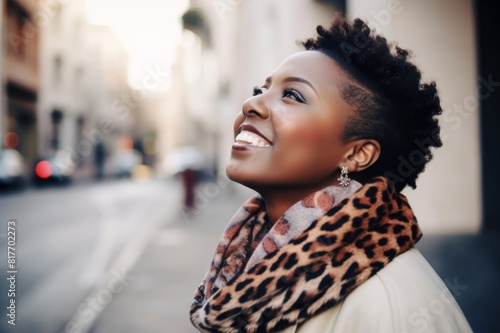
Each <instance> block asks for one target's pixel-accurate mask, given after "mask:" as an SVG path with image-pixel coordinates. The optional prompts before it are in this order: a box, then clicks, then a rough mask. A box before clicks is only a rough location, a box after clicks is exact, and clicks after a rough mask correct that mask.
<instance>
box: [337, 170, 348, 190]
mask: <svg viewBox="0 0 500 333" xmlns="http://www.w3.org/2000/svg"><path fill="white" fill-rule="evenodd" d="M348 174H349V168H348V167H346V166H343V167H342V171H340V177H339V178H338V181H339V182H340V183H339V185H340V186H342V187H347V186H349V184H350V183H351V179H350V178H349V177H348Z"/></svg>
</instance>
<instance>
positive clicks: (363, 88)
mask: <svg viewBox="0 0 500 333" xmlns="http://www.w3.org/2000/svg"><path fill="white" fill-rule="evenodd" d="M316 31H317V33H318V36H317V37H316V38H310V39H307V40H306V41H304V42H301V44H302V45H303V46H304V47H305V49H306V50H316V51H319V52H322V53H323V54H326V55H328V56H330V57H331V58H332V59H333V60H335V61H336V63H337V64H338V65H339V66H340V67H341V68H342V69H343V70H344V71H345V72H346V73H347V76H348V79H347V80H345V81H346V82H343V83H341V84H339V86H338V89H339V91H340V94H341V96H342V97H343V98H344V99H345V100H346V101H347V102H348V103H349V104H350V105H351V106H352V107H353V109H354V111H355V112H354V115H352V116H351V117H350V119H349V120H348V122H347V126H346V129H345V131H344V133H343V136H344V139H346V140H348V139H353V138H357V139H374V140H377V141H378V142H379V143H380V145H381V153H380V156H379V159H378V160H377V161H376V162H375V163H374V164H373V165H372V166H370V167H369V168H367V169H366V170H364V171H362V172H360V173H359V174H358V178H359V179H360V180H362V181H367V180H369V179H370V178H373V177H376V176H380V175H384V176H386V177H387V178H389V179H390V180H392V182H393V184H394V185H395V187H396V189H397V190H398V191H401V190H403V189H404V188H405V187H406V186H407V185H409V186H411V187H412V188H416V179H417V177H418V175H419V174H420V173H421V172H422V171H423V170H424V168H425V165H426V164H427V162H429V161H430V160H431V159H432V151H431V147H441V146H442V141H441V139H440V136H439V132H440V127H439V123H438V121H437V119H436V116H438V115H440V114H441V113H442V108H441V105H440V100H439V96H438V93H437V89H436V84H435V82H430V83H422V82H421V73H420V70H419V69H418V68H417V67H416V66H415V65H414V64H413V63H412V62H410V56H411V53H410V51H408V50H405V49H402V48H400V47H398V46H397V45H396V44H394V43H390V42H388V41H387V40H386V39H385V38H384V37H382V36H380V35H377V34H376V32H375V31H372V30H371V29H370V28H369V27H368V25H367V23H365V22H364V21H363V20H361V19H355V20H354V21H352V22H351V21H348V20H346V19H345V18H343V17H341V16H337V17H336V18H335V20H334V21H333V23H332V25H331V27H330V29H328V30H326V29H325V28H323V27H322V26H318V27H317V28H316Z"/></svg>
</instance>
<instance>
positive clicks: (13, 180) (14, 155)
mask: <svg viewBox="0 0 500 333" xmlns="http://www.w3.org/2000/svg"><path fill="white" fill-rule="evenodd" d="M23 166H24V159H23V157H22V156H21V154H20V153H19V152H18V151H17V150H15V149H4V150H0V186H1V187H11V186H12V187H15V186H21V185H22V184H23V183H24V177H23Z"/></svg>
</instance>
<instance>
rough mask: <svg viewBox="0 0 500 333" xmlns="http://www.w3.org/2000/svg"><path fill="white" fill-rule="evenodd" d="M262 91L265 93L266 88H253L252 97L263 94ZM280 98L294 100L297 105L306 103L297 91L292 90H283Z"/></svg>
mask: <svg viewBox="0 0 500 333" xmlns="http://www.w3.org/2000/svg"><path fill="white" fill-rule="evenodd" d="M262 89H265V90H266V91H267V88H259V87H257V86H255V87H253V93H252V96H257V95H261V94H263V93H264V91H263V90H262ZM281 97H283V98H290V99H293V100H296V101H297V102H299V103H307V101H306V99H305V98H304V97H302V95H301V94H300V93H299V92H298V91H297V90H295V89H292V88H286V89H284V90H283V94H282V96H281Z"/></svg>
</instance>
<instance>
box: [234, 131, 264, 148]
mask: <svg viewBox="0 0 500 333" xmlns="http://www.w3.org/2000/svg"><path fill="white" fill-rule="evenodd" d="M235 141H240V142H246V143H248V144H251V145H252V146H255V147H269V146H270V145H269V144H268V143H267V142H266V141H264V140H263V139H262V138H260V137H259V136H258V135H257V134H254V133H251V132H247V131H242V132H241V133H240V134H238V135H237V136H236V139H235Z"/></svg>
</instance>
